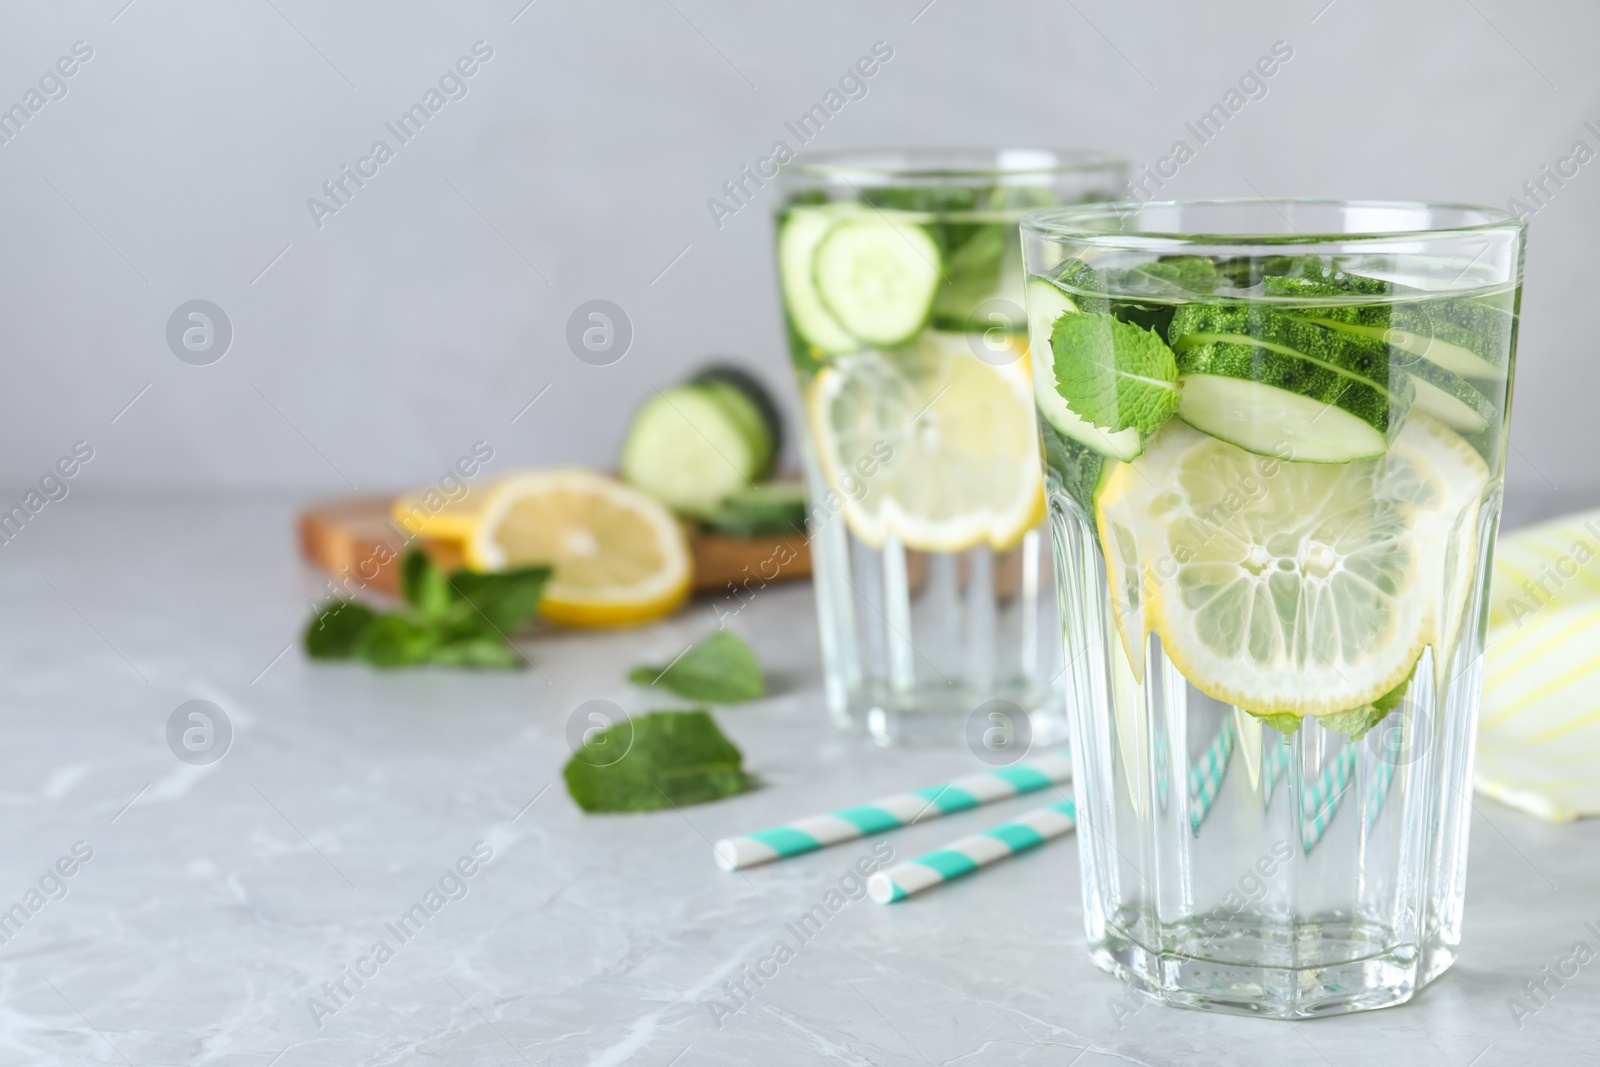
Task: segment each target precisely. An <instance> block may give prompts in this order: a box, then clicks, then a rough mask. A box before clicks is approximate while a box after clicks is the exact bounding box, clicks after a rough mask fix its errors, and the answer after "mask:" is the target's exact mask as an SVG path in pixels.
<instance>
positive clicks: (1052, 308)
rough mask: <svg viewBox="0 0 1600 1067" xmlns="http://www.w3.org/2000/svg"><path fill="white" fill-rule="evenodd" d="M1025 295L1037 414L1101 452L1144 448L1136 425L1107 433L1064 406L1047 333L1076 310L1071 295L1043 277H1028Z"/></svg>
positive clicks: (1126, 453) (1120, 455) (1129, 455)
mask: <svg viewBox="0 0 1600 1067" xmlns="http://www.w3.org/2000/svg"><path fill="white" fill-rule="evenodd" d="M1027 298H1028V361H1029V363H1030V364H1031V365H1032V371H1033V402H1034V405H1035V406H1036V407H1037V408H1038V409H1039V416H1040V417H1041V418H1042V419H1044V421H1045V422H1047V423H1049V424H1050V425H1051V426H1053V427H1055V429H1056V430H1057V431H1058V432H1060V433H1061V434H1063V435H1064V436H1066V437H1069V438H1071V439H1072V440H1074V441H1076V442H1078V443H1079V444H1081V445H1083V446H1085V447H1086V448H1089V449H1092V450H1093V451H1095V452H1097V453H1099V454H1100V455H1102V456H1112V457H1114V458H1116V459H1124V460H1127V459H1133V458H1134V457H1135V456H1137V455H1138V454H1139V453H1141V452H1143V451H1144V440H1143V438H1142V437H1141V436H1140V434H1139V431H1138V430H1135V429H1131V428H1130V429H1127V430H1119V431H1117V432H1116V433H1107V432H1106V431H1105V430H1102V429H1100V427H1098V426H1095V425H1094V424H1092V423H1090V422H1087V421H1085V420H1084V419H1083V418H1081V417H1080V416H1079V415H1078V413H1077V412H1075V411H1073V410H1072V409H1071V408H1069V407H1067V402H1066V400H1065V398H1063V397H1062V395H1061V393H1060V392H1059V391H1058V390H1057V389H1056V372H1055V357H1054V354H1053V350H1052V349H1051V347H1050V333H1051V330H1052V329H1053V328H1054V326H1055V324H1056V320H1057V319H1059V318H1060V317H1061V316H1062V315H1067V314H1076V313H1077V311H1078V306H1077V305H1076V304H1075V303H1074V302H1073V300H1072V298H1071V297H1070V296H1068V295H1067V294H1066V293H1064V292H1062V291H1061V290H1060V289H1059V288H1057V287H1056V286H1055V285H1053V284H1052V283H1050V282H1049V281H1047V280H1046V279H1044V278H1030V279H1029V280H1028V289H1027Z"/></svg>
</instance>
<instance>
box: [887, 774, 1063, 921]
mask: <svg viewBox="0 0 1600 1067" xmlns="http://www.w3.org/2000/svg"><path fill="white" fill-rule="evenodd" d="M1077 824H1078V823H1077V809H1076V808H1075V807H1074V806H1073V803H1072V801H1070V800H1063V801H1061V802H1059V803H1056V804H1051V805H1050V806H1049V807H1047V808H1040V809H1039V810H1038V811H1030V812H1028V813H1027V814H1026V815H1024V816H1022V817H1021V818H1020V819H1017V820H1016V821H1015V822H1008V823H1001V824H1000V825H999V826H996V827H994V828H993V829H991V830H985V831H983V833H981V834H973V835H972V836H971V837H963V838H962V839H961V840H959V841H954V842H952V843H950V844H948V845H946V846H945V847H944V848H941V849H938V850H937V851H934V852H930V853H928V854H927V855H926V856H918V857H917V858H916V859H914V860H910V861H908V862H906V863H902V864H899V865H898V866H894V867H890V868H889V869H888V870H886V871H879V872H878V873H876V874H874V875H873V876H872V877H871V878H869V879H868V880H867V895H868V896H870V897H871V898H872V899H873V900H875V901H877V902H878V903H879V904H893V903H894V902H895V901H897V900H904V899H905V898H906V897H909V896H910V895H911V894H913V893H920V892H922V891H923V890H924V889H927V888H929V887H931V886H936V885H941V884H943V883H945V882H948V881H951V880H952V879H955V878H960V877H962V876H963V875H968V874H971V873H972V872H973V871H975V870H977V869H979V868H980V867H987V866H988V865H989V864H991V863H994V862H995V861H996V860H1003V859H1005V858H1007V857H1008V856H1015V855H1016V854H1017V853H1019V852H1026V851H1028V849H1030V848H1038V847H1039V846H1040V845H1042V844H1044V843H1045V842H1046V841H1049V840H1050V839H1051V838H1053V837H1060V836H1061V835H1063V834H1066V833H1069V832H1071V830H1072V828H1073V827H1074V826H1076V825H1077Z"/></svg>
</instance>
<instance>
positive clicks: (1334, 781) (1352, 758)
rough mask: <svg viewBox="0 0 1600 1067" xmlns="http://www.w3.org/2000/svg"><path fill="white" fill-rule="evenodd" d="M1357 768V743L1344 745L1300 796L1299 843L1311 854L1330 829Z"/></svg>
mask: <svg viewBox="0 0 1600 1067" xmlns="http://www.w3.org/2000/svg"><path fill="white" fill-rule="evenodd" d="M1355 769H1356V746H1354V745H1345V746H1344V748H1342V749H1340V750H1339V755H1337V756H1336V757H1334V760H1333V762H1332V763H1330V764H1328V766H1327V767H1326V768H1325V769H1324V770H1323V772H1322V774H1321V775H1319V776H1318V778H1317V780H1316V782H1315V783H1313V784H1312V785H1310V786H1308V787H1306V790H1305V792H1304V793H1303V794H1302V795H1301V798H1300V843H1301V845H1303V846H1304V847H1305V850H1306V852H1307V853H1308V854H1309V853H1310V852H1311V850H1312V848H1314V847H1315V846H1316V844H1317V842H1318V841H1321V840H1322V835H1323V834H1325V833H1327V832H1328V824H1329V823H1331V822H1332V821H1333V816H1334V814H1335V813H1337V812H1338V810H1339V801H1341V800H1342V799H1344V794H1345V790H1347V789H1349V788H1350V777H1351V775H1353V774H1354V773H1355Z"/></svg>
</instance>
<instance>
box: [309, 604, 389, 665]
mask: <svg viewBox="0 0 1600 1067" xmlns="http://www.w3.org/2000/svg"><path fill="white" fill-rule="evenodd" d="M377 617H378V615H377V612H375V611H373V610H372V609H371V608H369V607H367V606H366V605H365V604H357V603H356V602H355V601H353V600H340V601H336V602H335V603H333V604H332V605H330V606H328V607H325V608H323V609H322V610H321V611H319V612H317V613H316V614H315V615H313V616H312V617H311V622H310V623H309V624H307V626H306V633H305V645H306V655H308V656H310V657H311V658H312V659H349V658H350V657H351V656H353V655H355V650H356V645H357V643H358V642H359V641H360V639H361V635H362V633H363V632H365V630H366V629H367V627H368V626H370V625H371V624H372V620H373V619H376V618H377Z"/></svg>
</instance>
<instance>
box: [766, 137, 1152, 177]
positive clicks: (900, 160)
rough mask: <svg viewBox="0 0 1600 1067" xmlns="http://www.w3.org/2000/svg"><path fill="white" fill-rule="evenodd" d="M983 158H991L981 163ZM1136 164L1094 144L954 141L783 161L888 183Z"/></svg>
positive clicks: (804, 169) (791, 168) (802, 169)
mask: <svg viewBox="0 0 1600 1067" xmlns="http://www.w3.org/2000/svg"><path fill="white" fill-rule="evenodd" d="M1008 153H1009V154H1013V155H1014V157H1015V162H1013V163H1010V164H1007V163H1005V162H1003V161H1004V159H1005V157H1006V155H1007V154H1008ZM983 159H988V160H989V161H990V162H988V163H983V162H980V161H981V160H983ZM1047 160H1048V162H1047ZM1131 166H1132V164H1130V163H1129V162H1128V160H1126V159H1124V158H1122V157H1121V156H1116V155H1112V154H1111V153H1109V152H1102V151H1099V150H1098V149H1091V148H1048V147H1042V146H1034V147H1026V148H1024V147H1020V146H1007V145H950V146H945V147H936V146H919V147H905V148H897V147H883V148H839V149H830V150H828V151H825V152H802V153H800V154H798V155H796V156H795V158H794V159H792V160H790V161H789V162H788V163H785V164H783V167H782V173H783V174H784V175H786V176H788V177H791V178H821V179H828V178H833V179H839V178H843V179H846V180H848V179H849V178H850V177H852V176H855V177H860V178H862V179H864V180H868V181H873V182H883V181H889V180H897V179H898V180H913V181H919V180H920V181H926V180H928V179H965V180H974V179H986V178H995V179H999V178H1018V177H1040V178H1046V177H1051V176H1055V175H1063V174H1090V173H1095V172H1098V171H1126V170H1128V169H1129V168H1130V167H1131Z"/></svg>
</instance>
